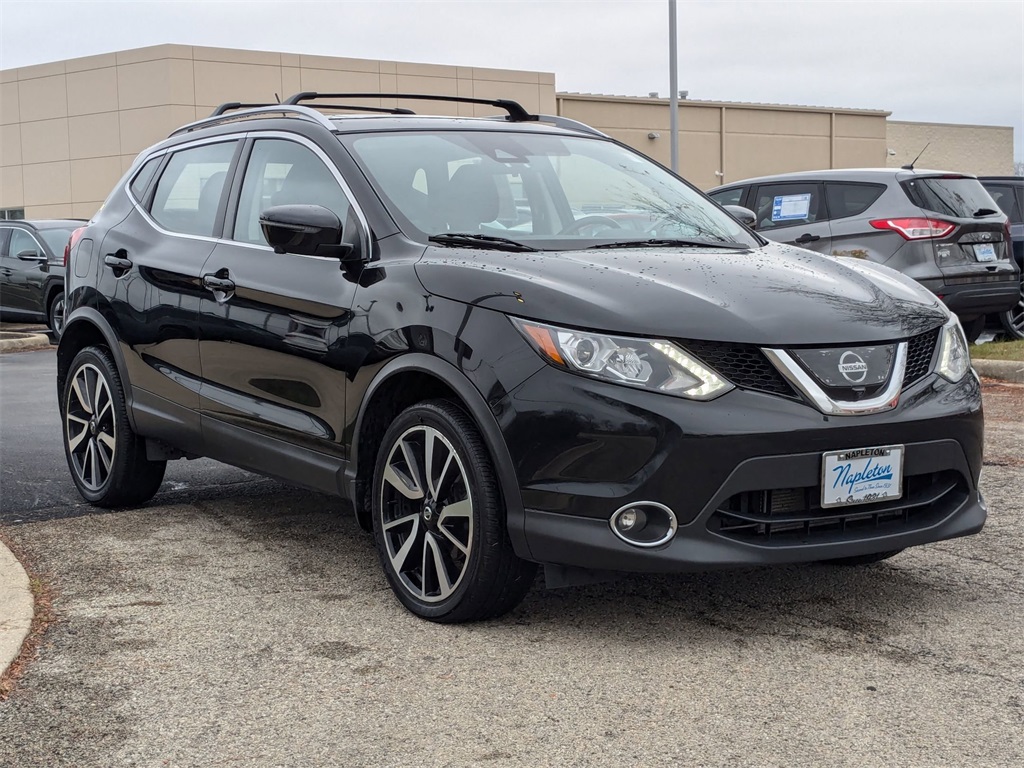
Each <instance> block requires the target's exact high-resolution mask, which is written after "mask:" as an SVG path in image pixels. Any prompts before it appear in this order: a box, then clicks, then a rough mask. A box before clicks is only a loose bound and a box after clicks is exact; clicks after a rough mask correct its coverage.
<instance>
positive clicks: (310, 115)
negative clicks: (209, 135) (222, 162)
mask: <svg viewBox="0 0 1024 768" xmlns="http://www.w3.org/2000/svg"><path fill="white" fill-rule="evenodd" d="M217 109H220V107H217ZM275 113H282V114H289V115H294V116H295V117H300V118H302V119H303V120H310V121H312V122H314V123H319V124H320V125H322V126H323V127H324V128H326V129H327V130H329V131H334V130H337V126H336V125H334V124H333V123H332V122H331V121H330V120H328V119H327V118H326V117H324V116H323V115H322V114H321V113H320V112H318V111H316V110H315V109H311V108H310V107H298V106H292V105H290V104H273V105H270V106H266V107H256V108H254V109H245V110H244V111H242V112H233V113H231V114H220V115H216V114H215V115H211V116H210V117H206V118H203V119H202V120H196V121H195V122H194V123H189V124H188V125H183V126H181V128H178V129H177V130H175V131H172V132H171V133H170V134H168V137H170V136H177V135H178V134H181V133H188V132H190V131H194V130H196V129H197V128H209V127H210V126H212V125H216V124H218V123H228V122H231V121H232V120H245V119H248V118H250V117H266V116H267V115H273V114H275Z"/></svg>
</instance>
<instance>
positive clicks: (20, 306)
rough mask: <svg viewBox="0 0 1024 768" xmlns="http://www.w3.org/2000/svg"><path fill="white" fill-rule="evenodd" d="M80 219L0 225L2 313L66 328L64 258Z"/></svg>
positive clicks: (56, 333) (58, 331) (55, 331)
mask: <svg viewBox="0 0 1024 768" xmlns="http://www.w3.org/2000/svg"><path fill="white" fill-rule="evenodd" d="M84 223H85V222H84V221H82V220H81V219H47V220H43V219H40V220H33V221H27V220H20V219H18V220H13V221H0V312H2V313H3V315H4V317H6V318H9V319H18V320H42V321H43V322H45V323H46V324H47V325H48V326H49V327H50V330H51V331H53V334H54V336H55V337H57V338H59V337H60V334H61V331H62V329H63V327H64V256H65V247H66V246H67V245H68V241H69V240H70V238H71V233H72V232H73V231H74V230H75V229H77V228H78V227H81V226H82V225H83V224H84Z"/></svg>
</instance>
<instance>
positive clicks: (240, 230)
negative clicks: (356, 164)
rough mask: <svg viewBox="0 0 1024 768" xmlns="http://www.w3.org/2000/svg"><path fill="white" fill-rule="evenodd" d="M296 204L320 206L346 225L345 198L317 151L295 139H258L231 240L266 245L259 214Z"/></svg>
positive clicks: (247, 173)
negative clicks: (271, 208) (276, 206)
mask: <svg viewBox="0 0 1024 768" xmlns="http://www.w3.org/2000/svg"><path fill="white" fill-rule="evenodd" d="M295 204H312V205H322V206H323V207H324V208H327V209H329V210H331V211H333V212H334V213H335V214H337V216H338V218H339V219H340V220H341V222H342V224H346V219H347V217H348V213H349V202H348V199H347V198H346V197H345V193H344V192H343V191H342V189H341V186H340V185H339V184H338V181H337V179H335V178H334V174H332V173H331V171H330V170H329V169H328V168H327V166H326V165H324V163H323V161H322V160H321V159H320V158H319V157H318V156H317V155H316V153H314V152H313V151H312V150H310V149H309V148H308V147H304V146H302V145H301V144H297V143H296V142H294V141H286V140H284V139H261V140H260V141H257V142H256V143H255V145H253V149H252V154H251V155H250V157H249V164H248V166H247V167H246V169H245V179H244V181H243V182H242V194H241V198H240V199H239V203H238V214H237V216H236V217H235V230H234V239H235V240H240V241H242V242H243V243H259V244H261V245H266V240H265V239H264V238H263V231H262V230H261V229H260V213H261V212H262V211H265V210H266V209H267V208H270V207H272V206H275V205H295ZM346 228H347V227H346Z"/></svg>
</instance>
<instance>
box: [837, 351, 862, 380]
mask: <svg viewBox="0 0 1024 768" xmlns="http://www.w3.org/2000/svg"><path fill="white" fill-rule="evenodd" d="M839 372H840V373H841V374H843V378H844V379H846V380H847V381H848V382H850V383H851V384H860V383H861V382H862V381H864V379H866V378H867V377H868V364H867V363H865V362H864V358H863V357H861V356H860V355H858V354H857V353H856V352H849V351H847V352H843V354H842V356H841V357H840V358H839Z"/></svg>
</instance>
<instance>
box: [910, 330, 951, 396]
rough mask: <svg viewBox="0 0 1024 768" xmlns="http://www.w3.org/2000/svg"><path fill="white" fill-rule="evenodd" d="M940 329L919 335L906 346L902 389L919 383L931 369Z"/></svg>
mask: <svg viewBox="0 0 1024 768" xmlns="http://www.w3.org/2000/svg"><path fill="white" fill-rule="evenodd" d="M941 330H942V329H941V328H936V329H935V330H933V331H928V332H927V333H919V334H918V335H917V336H915V337H914V338H912V339H910V341H909V342H908V344H907V372H906V373H905V374H904V375H903V388H904V389H906V388H907V387H909V386H910V385H911V384H913V383H914V382H916V381H920V380H921V379H923V378H924V377H925V376H927V375H928V373H929V372H930V371H931V369H932V358H933V357H934V356H935V345H936V344H937V343H938V341H939V332H940V331H941Z"/></svg>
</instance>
